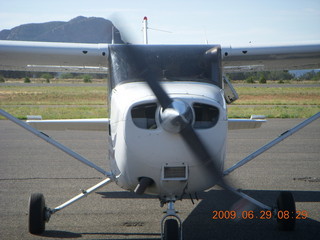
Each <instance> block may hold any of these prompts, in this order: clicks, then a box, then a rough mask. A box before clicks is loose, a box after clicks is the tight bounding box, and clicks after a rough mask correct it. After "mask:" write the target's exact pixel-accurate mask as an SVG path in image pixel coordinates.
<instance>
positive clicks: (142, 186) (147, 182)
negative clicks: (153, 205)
mask: <svg viewBox="0 0 320 240" xmlns="http://www.w3.org/2000/svg"><path fill="white" fill-rule="evenodd" d="M152 184H153V180H152V179H151V178H148V177H142V178H140V181H139V184H138V185H137V187H136V189H135V190H134V192H135V193H136V194H139V195H141V194H143V193H144V192H145V191H146V189H147V187H149V186H151V185H152Z"/></svg>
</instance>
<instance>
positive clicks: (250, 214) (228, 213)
mask: <svg viewBox="0 0 320 240" xmlns="http://www.w3.org/2000/svg"><path fill="white" fill-rule="evenodd" d="M212 213H213V216H212V219H213V220H222V219H232V220H233V219H271V218H272V217H273V216H274V214H273V212H272V211H270V210H260V211H259V212H256V211H253V210H250V211H242V212H241V213H238V212H236V211H233V210H220V211H217V210H215V211H212ZM276 215H277V216H274V217H277V218H278V219H289V218H295V219H307V218H308V212H307V211H305V210H302V211H299V210H297V211H295V212H294V213H290V212H289V211H287V210H285V211H281V210H280V211H278V212H277V214H276Z"/></svg>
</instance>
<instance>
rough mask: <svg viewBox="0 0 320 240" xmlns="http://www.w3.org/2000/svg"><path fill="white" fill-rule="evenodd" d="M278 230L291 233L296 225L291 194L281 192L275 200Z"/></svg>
mask: <svg viewBox="0 0 320 240" xmlns="http://www.w3.org/2000/svg"><path fill="white" fill-rule="evenodd" d="M277 207H278V211H277V222H278V227H279V230H283V231H293V230H294V228H295V224H296V205H295V202H294V198H293V195H292V193H291V192H281V193H280V195H279V197H278V199H277Z"/></svg>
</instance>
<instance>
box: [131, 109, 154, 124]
mask: <svg viewBox="0 0 320 240" xmlns="http://www.w3.org/2000/svg"><path fill="white" fill-rule="evenodd" d="M156 110H157V104H156V103H147V104H142V105H138V106H135V107H133V108H132V110H131V117H132V120H133V123H134V124H135V125H136V126H137V127H138V128H143V129H156V128H157V124H156V119H155V116H156Z"/></svg>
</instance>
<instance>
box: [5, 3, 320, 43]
mask: <svg viewBox="0 0 320 240" xmlns="http://www.w3.org/2000/svg"><path fill="white" fill-rule="evenodd" d="M77 16H85V17H103V18H106V19H111V20H114V21H115V22H118V21H119V20H121V22H120V23H121V25H122V27H123V30H124V31H126V33H127V35H129V36H130V38H131V39H134V42H136V43H142V42H143V35H142V31H141V29H142V19H143V17H144V16H147V17H148V19H149V22H148V24H149V27H150V28H155V29H161V30H166V31H170V33H167V32H162V31H156V30H150V31H149V43H151V44H204V43H206V42H208V43H210V44H221V45H222V46H229V45H232V46H244V45H245V46H248V45H281V44H296V43H319V42H320V0H303V1H301V0H259V1H258V0H241V1H239V0H238V1H237V0H220V1H216V0H195V1H194V0H156V1H154V0H134V1H133V0H112V1H110V0H90V1H89V0H55V1H43V0H10V1H6V0H0V30H3V29H11V28H13V27H15V26H18V25H21V24H26V23H42V22H48V21H69V20H70V19H72V18H75V17H77ZM116 24H118V25H119V22H118V23H116Z"/></svg>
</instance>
